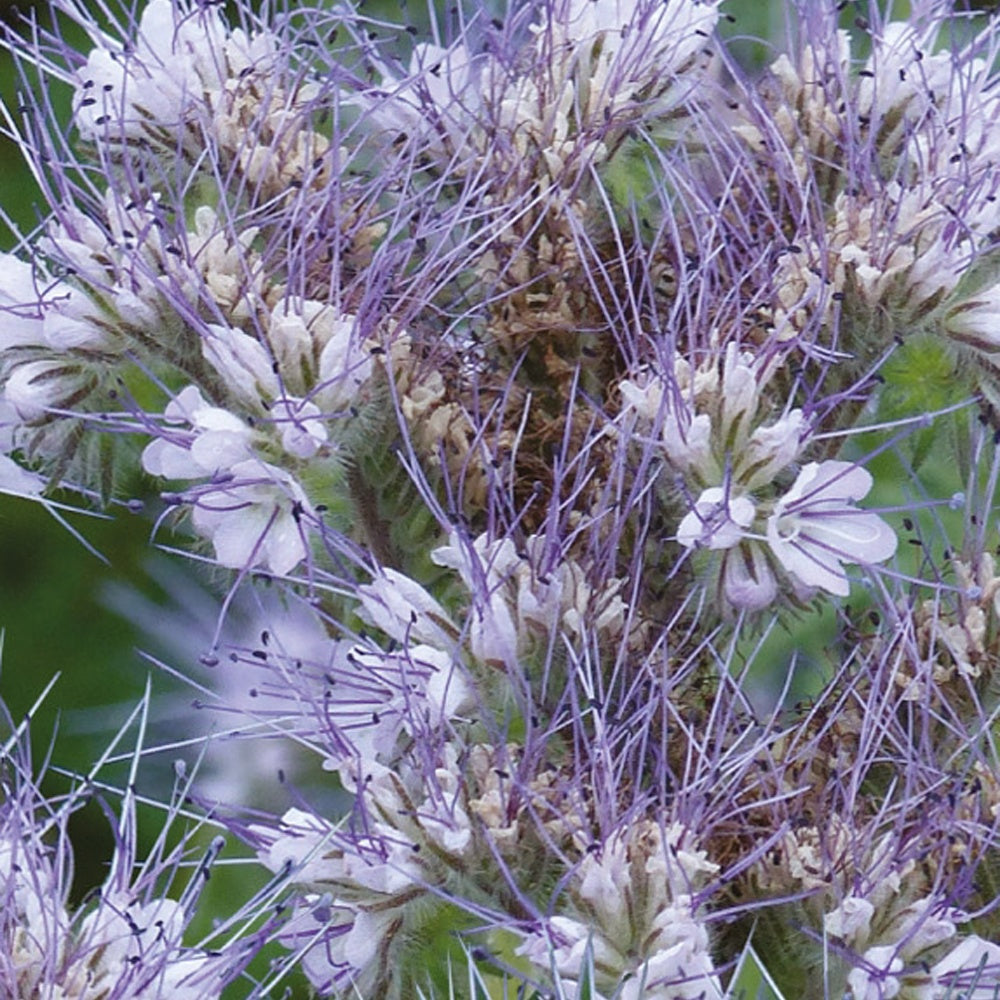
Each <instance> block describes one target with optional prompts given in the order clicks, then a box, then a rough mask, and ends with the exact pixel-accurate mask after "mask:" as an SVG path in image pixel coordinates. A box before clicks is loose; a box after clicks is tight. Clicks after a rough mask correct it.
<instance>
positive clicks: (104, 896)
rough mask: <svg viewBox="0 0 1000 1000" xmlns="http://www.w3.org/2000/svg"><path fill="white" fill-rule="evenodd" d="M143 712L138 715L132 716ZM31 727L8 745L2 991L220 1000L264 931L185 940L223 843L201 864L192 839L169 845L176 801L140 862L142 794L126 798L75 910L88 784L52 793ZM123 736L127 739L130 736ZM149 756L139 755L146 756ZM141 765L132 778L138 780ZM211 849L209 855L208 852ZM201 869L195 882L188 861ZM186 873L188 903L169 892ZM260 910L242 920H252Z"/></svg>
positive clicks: (1, 820) (0, 873) (0, 892)
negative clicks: (75, 818) (74, 835)
mask: <svg viewBox="0 0 1000 1000" xmlns="http://www.w3.org/2000/svg"><path fill="white" fill-rule="evenodd" d="M133 719H134V716H133ZM28 735H29V733H28V729H27V726H26V725H25V726H22V727H21V728H20V729H19V730H18V731H15V732H14V733H13V734H12V735H11V736H10V738H9V739H8V741H7V743H6V745H5V748H4V771H3V775H2V779H0V780H2V782H3V794H4V803H3V806H2V809H0V898H2V900H3V904H4V905H3V914H2V917H0V941H2V947H0V986H2V989H3V991H4V993H5V994H7V995H9V996H38V997H55V996H59V997H79V998H85V997H92V996H107V997H114V998H122V1000H124V998H130V997H136V998H138V997H147V996H160V995H164V994H165V993H169V994H170V995H171V996H177V997H191V998H194V997H215V996H221V995H222V991H223V989H224V988H225V986H226V985H227V984H228V983H230V982H232V981H233V980H234V979H236V978H237V977H238V976H239V974H240V972H241V970H242V968H243V967H244V966H245V965H246V963H247V962H248V961H249V960H250V958H251V957H252V955H253V953H254V951H255V950H256V949H257V948H259V947H260V945H261V943H262V942H263V940H264V937H265V934H266V931H265V933H260V931H255V932H253V933H251V934H250V935H248V936H247V937H246V938H244V939H241V938H239V937H236V938H230V940H229V941H228V942H226V943H223V937H224V935H225V934H226V933H227V932H228V930H231V929H232V927H233V926H235V921H234V924H231V925H229V926H228V927H227V928H220V936H219V937H216V938H215V939H214V940H213V942H212V945H211V946H210V947H209V946H207V942H206V943H203V944H201V945H199V946H192V945H190V944H186V943H185V942H184V938H185V936H187V934H186V932H187V930H188V927H189V924H190V922H191V920H192V918H193V916H194V913H195V908H196V905H197V902H198V895H199V892H200V890H201V887H202V885H203V884H204V881H205V879H206V878H207V876H208V872H209V869H210V867H211V865H212V864H213V862H214V860H215V858H216V857H217V856H218V854H219V852H220V850H221V848H222V840H221V838H216V839H215V840H214V841H213V842H212V844H211V846H210V848H209V849H208V851H207V854H205V856H204V857H202V858H201V859H200V860H196V859H195V858H194V857H193V856H192V852H193V851H194V850H195V848H194V845H193V842H192V834H186V835H184V836H182V837H181V838H180V840H179V842H178V843H177V844H176V845H175V846H173V847H171V846H169V841H168V832H169V828H170V826H171V823H172V822H173V821H175V820H177V819H178V818H179V807H178V805H176V804H170V805H169V806H168V807H167V819H166V822H165V824H164V827H163V830H162V831H161V835H160V837H159V838H158V839H157V840H156V841H155V843H154V846H153V847H152V849H151V850H150V852H149V854H148V856H147V857H146V858H145V860H140V859H139V857H138V852H139V841H138V833H137V824H136V796H135V794H134V793H133V792H128V793H126V795H125V797H124V801H123V803H122V804H121V807H120V810H119V811H118V813H117V815H116V816H114V817H112V818H113V820H114V835H115V850H114V855H113V857H112V858H111V861H110V865H109V873H108V876H107V878H106V879H105V881H104V883H103V885H101V886H100V887H99V888H98V889H97V890H95V891H94V892H93V893H92V894H91V895H90V897H89V901H88V902H85V903H82V904H80V906H79V907H77V908H76V909H75V910H74V909H73V908H72V907H71V906H70V903H69V899H68V897H69V892H70V883H71V879H72V869H73V863H72V845H71V843H70V840H69V832H68V823H69V819H70V817H71V816H72V814H73V813H74V812H76V811H77V810H78V809H79V808H80V807H81V806H82V805H83V804H84V801H85V800H86V799H87V798H88V797H89V795H90V793H89V792H88V790H87V786H86V785H85V784H82V785H78V784H74V786H73V787H71V789H70V790H69V792H67V793H65V794H63V795H61V796H56V797H49V796H46V795H45V794H44V793H43V791H42V789H41V786H40V783H39V780H40V779H38V778H36V777H35V776H34V775H33V774H32V772H31V760H30V753H29V751H28ZM120 736H121V734H119V738H120ZM140 752H141V751H139V750H137V751H136V753H137V755H138V754H139V753H140ZM138 759H139V757H138V756H136V758H135V760H134V762H133V770H132V777H133V778H134V776H135V766H134V765H135V764H136V763H137V762H138ZM202 853H204V852H202ZM186 867H190V868H191V872H190V874H189V875H188V876H187V877H186V878H185V877H183V876H182V874H181V873H182V871H183V869H184V868H186ZM182 878H183V881H184V885H183V886H182V887H181V888H182V892H181V894H180V899H179V900H178V899H174V898H171V897H168V896H166V895H165V894H164V893H165V891H166V889H167V888H168V887H169V886H170V884H171V883H176V882H177V881H179V880H180V879H182ZM251 916H252V911H250V910H248V911H247V913H245V914H242V915H240V916H239V917H238V918H236V920H237V921H238V920H246V919H247V918H248V917H251Z"/></svg>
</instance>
